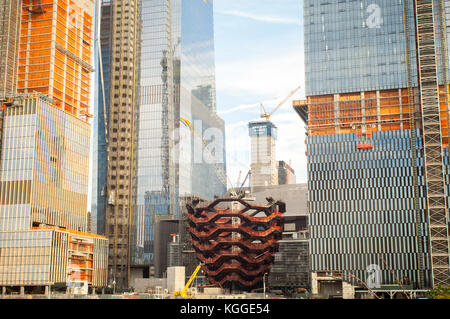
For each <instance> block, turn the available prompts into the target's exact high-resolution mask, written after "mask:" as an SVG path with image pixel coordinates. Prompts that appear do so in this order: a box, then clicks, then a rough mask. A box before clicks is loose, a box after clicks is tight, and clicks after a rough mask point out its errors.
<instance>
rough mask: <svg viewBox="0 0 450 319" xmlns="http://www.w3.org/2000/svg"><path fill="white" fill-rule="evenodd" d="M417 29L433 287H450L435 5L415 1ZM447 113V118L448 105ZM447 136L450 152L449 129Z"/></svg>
mask: <svg viewBox="0 0 450 319" xmlns="http://www.w3.org/2000/svg"><path fill="white" fill-rule="evenodd" d="M416 28H417V50H418V60H419V61H418V65H419V81H420V97H421V106H422V108H421V109H422V135H423V144H424V163H425V183H426V190H427V194H426V196H427V211H428V227H429V242H430V254H431V268H432V280H433V287H437V286H439V285H442V286H445V287H448V286H450V273H449V265H450V263H449V262H450V258H449V242H448V238H449V237H448V235H449V233H448V225H449V224H448V223H449V220H448V203H447V196H448V194H447V188H446V185H445V175H444V174H445V169H444V158H443V140H444V138H443V129H442V126H443V123H442V122H441V116H440V115H441V112H440V111H442V109H441V108H440V100H439V97H440V93H441V92H442V91H441V92H440V89H439V86H438V68H437V62H436V60H437V57H436V56H437V55H436V41H435V26H434V8H433V1H429V0H416ZM444 59H447V57H444ZM446 101H447V102H448V98H447V100H446ZM446 111H447V114H448V103H447V110H446ZM443 117H444V118H445V116H443ZM446 124H447V125H448V122H447V123H446ZM446 134H447V135H446V136H445V138H446V141H445V142H446V147H447V148H448V127H446Z"/></svg>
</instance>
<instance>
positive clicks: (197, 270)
mask: <svg viewBox="0 0 450 319" xmlns="http://www.w3.org/2000/svg"><path fill="white" fill-rule="evenodd" d="M202 265H203V264H199V265H198V266H197V268H195V270H194V272H193V273H192V275H191V278H189V280H188V282H187V283H186V286H184V288H183V290H182V291H174V292H173V295H174V296H175V297H177V296H181V297H183V298H191V297H192V295H188V294H187V290H188V289H189V286H190V285H191V284H192V282H193V281H194V279H195V277H196V276H197V274H198V272H199V271H200V269H201V268H202Z"/></svg>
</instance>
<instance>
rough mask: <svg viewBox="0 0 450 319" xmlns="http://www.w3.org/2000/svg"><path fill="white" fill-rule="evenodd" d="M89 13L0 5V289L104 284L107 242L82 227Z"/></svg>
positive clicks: (76, 7)
mask: <svg viewBox="0 0 450 319" xmlns="http://www.w3.org/2000/svg"><path fill="white" fill-rule="evenodd" d="M92 17H93V1H91V0H77V1H66V0H53V1H51V0H33V1H31V0H23V1H2V2H0V33H1V44H0V78H1V79H3V80H1V81H0V83H1V84H0V90H1V93H0V110H1V112H0V286H1V287H2V294H4V293H12V292H20V293H21V294H23V293H27V292H30V293H36V292H38V293H39V292H45V293H49V292H50V289H51V287H55V286H60V287H61V286H62V287H63V288H64V289H65V290H67V291H70V290H72V289H75V288H77V289H78V288H81V287H84V288H83V289H84V291H85V292H87V289H88V288H89V287H91V288H97V287H105V286H106V284H107V282H106V267H107V250H108V241H107V239H106V238H105V237H103V236H99V235H95V234H90V233H87V230H88V212H87V202H88V179H89V177H88V175H89V147H90V124H89V117H90V116H91V115H90V114H89V92H90V82H89V81H90V73H91V71H92V67H91V66H90V64H89V63H90V58H91V49H92V43H93V42H92ZM5 79H6V80H5ZM77 291H79V290H77Z"/></svg>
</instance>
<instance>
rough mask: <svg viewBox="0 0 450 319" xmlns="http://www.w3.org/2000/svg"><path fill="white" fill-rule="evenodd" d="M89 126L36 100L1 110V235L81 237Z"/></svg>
mask: <svg viewBox="0 0 450 319" xmlns="http://www.w3.org/2000/svg"><path fill="white" fill-rule="evenodd" d="M89 137H90V125H89V124H88V123H86V122H84V121H83V120H80V119H77V118H75V117H74V116H72V115H69V114H67V113H65V112H64V111H61V110H59V109H57V108H55V107H53V106H52V105H51V104H50V103H49V102H48V101H46V100H44V99H42V98H41V97H38V96H30V97H28V98H25V99H24V100H23V101H22V105H19V106H15V107H8V108H7V109H6V110H5V117H4V124H3V141H2V151H1V154H2V157H1V160H0V230H3V231H4V230H25V229H29V228H30V227H31V226H32V225H33V223H35V224H38V223H44V224H48V225H54V226H59V227H67V228H69V229H74V230H81V231H86V227H87V211H86V208H87V191H88V174H89V173H88V171H89V170H88V168H89Z"/></svg>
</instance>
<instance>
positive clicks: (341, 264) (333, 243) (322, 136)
mask: <svg viewBox="0 0 450 319" xmlns="http://www.w3.org/2000/svg"><path fill="white" fill-rule="evenodd" d="M449 9H450V8H449V1H438V0H432V1H431V0H430V1H407V0H404V1H376V3H375V2H374V1H360V2H349V1H338V0H332V1H323V0H320V1H310V0H306V1H304V21H305V58H306V63H305V66H306V96H307V101H306V104H307V109H308V112H307V116H306V117H304V118H305V120H306V121H307V123H308V138H307V143H308V175H309V212H310V234H311V248H310V252H311V267H312V271H313V272H315V273H322V274H323V273H340V274H342V276H343V278H344V279H346V280H348V281H350V282H352V283H354V284H355V285H361V281H366V280H367V278H368V274H369V273H368V271H369V270H370V269H373V267H374V266H373V265H375V267H377V268H378V269H380V275H381V283H382V284H398V283H399V282H403V283H405V282H407V283H409V284H412V285H413V286H414V287H415V288H426V287H432V286H436V285H437V284H443V285H449V284H450V275H449V247H448V207H449V200H448V194H449V187H450V186H449V179H450V176H449V173H450V170H449V158H448V123H449V122H448V120H449V104H448V91H449V86H448V84H449V82H448V54H447V47H448V46H447V41H446V38H447V37H448V32H449V31H450V29H449V28H448V27H447V25H448V24H449V21H448V16H449V12H450V10H449ZM416 48H418V50H417V49H416ZM418 52H420V54H418ZM356 278H358V279H356Z"/></svg>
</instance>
